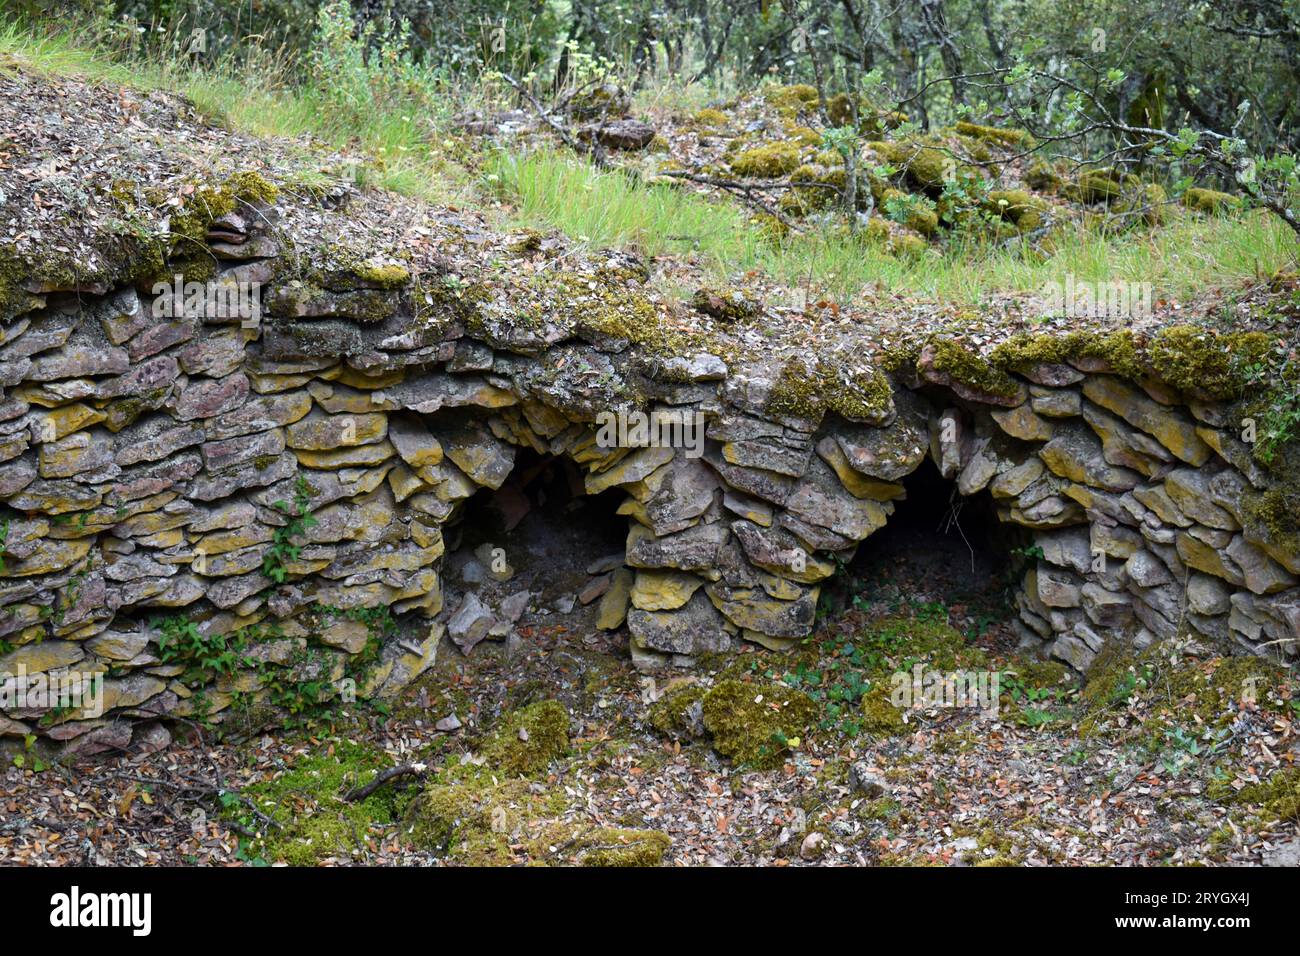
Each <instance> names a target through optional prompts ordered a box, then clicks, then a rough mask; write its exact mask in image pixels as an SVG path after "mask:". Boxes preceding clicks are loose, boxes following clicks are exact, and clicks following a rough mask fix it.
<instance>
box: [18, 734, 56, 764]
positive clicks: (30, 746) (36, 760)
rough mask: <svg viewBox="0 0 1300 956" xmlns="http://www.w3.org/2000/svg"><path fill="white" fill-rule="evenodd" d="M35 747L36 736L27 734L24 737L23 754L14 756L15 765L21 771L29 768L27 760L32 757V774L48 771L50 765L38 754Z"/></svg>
mask: <svg viewBox="0 0 1300 956" xmlns="http://www.w3.org/2000/svg"><path fill="white" fill-rule="evenodd" d="M35 747H36V735H35V734H26V735H25V736H24V737H23V752H22V753H20V754H14V756H13V765H14V766H15V767H17V768H18V769H19V770H22V769H23V768H25V767H26V766H27V758H28V757H31V763H32V766H31V770H32V773H41V772H43V771H45V770H46V769H48V767H49V765H48V764H47V763H45V761H43V760H42V759H41V758H40V757H39V756H38V755H37V754H36V752H35Z"/></svg>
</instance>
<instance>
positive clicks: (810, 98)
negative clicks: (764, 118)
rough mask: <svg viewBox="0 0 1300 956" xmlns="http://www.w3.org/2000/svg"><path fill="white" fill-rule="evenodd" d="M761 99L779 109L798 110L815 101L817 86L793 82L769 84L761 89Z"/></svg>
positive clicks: (812, 104) (811, 104) (809, 105)
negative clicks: (788, 84)
mask: <svg viewBox="0 0 1300 956" xmlns="http://www.w3.org/2000/svg"><path fill="white" fill-rule="evenodd" d="M763 99H764V100H766V101H767V102H768V104H769V105H771V106H773V107H775V108H776V109H779V110H790V111H793V110H800V109H806V108H809V107H812V106H814V105H815V104H816V103H817V100H818V96H817V88H816V87H815V86H810V85H809V84H807V83H795V84H792V85H790V86H769V87H768V88H767V89H765V90H764V91H763Z"/></svg>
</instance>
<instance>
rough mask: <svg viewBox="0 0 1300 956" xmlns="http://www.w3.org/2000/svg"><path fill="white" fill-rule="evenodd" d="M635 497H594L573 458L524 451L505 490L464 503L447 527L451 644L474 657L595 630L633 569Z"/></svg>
mask: <svg viewBox="0 0 1300 956" xmlns="http://www.w3.org/2000/svg"><path fill="white" fill-rule="evenodd" d="M626 497H627V496H626V494H624V493H623V492H622V491H620V490H618V489H614V488H610V489H605V490H603V491H598V492H596V493H595V494H589V493H588V492H587V489H586V486H585V482H584V475H583V470H582V468H581V467H579V466H578V465H577V464H576V463H575V462H574V461H573V459H572V458H569V457H568V456H565V455H552V454H549V453H544V452H538V451H535V450H534V449H532V448H527V447H524V448H518V449H517V450H516V453H515V458H514V464H513V467H512V468H511V470H510V472H509V474H508V475H507V476H506V478H505V479H504V480H503V481H502V482H501V484H500V485H499V486H498V487H496V488H492V487H482V488H479V489H478V490H477V491H476V492H474V493H473V494H472V495H471V496H470V497H468V498H466V499H464V500H463V501H462V502H460V503H459V505H458V506H457V508H456V510H455V511H454V512H453V513H452V514H451V516H450V517H449V518H448V520H447V523H446V525H445V526H444V540H445V543H446V548H447V551H446V555H445V556H444V559H443V579H444V585H443V587H444V595H445V600H446V606H447V608H448V610H449V616H448V619H447V627H448V635H449V637H450V638H451V640H452V641H453V642H454V643H455V644H456V645H457V646H458V647H460V648H461V650H462V651H465V652H470V651H472V649H473V648H474V647H475V646H476V645H477V644H479V643H480V642H481V641H483V640H490V639H494V638H495V639H506V638H508V637H509V636H510V635H511V633H512V632H514V631H515V629H516V628H517V627H519V626H526V625H530V624H532V625H548V624H549V625H556V626H559V627H564V628H566V629H585V630H588V631H594V630H595V629H596V627H597V624H598V620H599V616H600V609H601V608H600V598H601V597H602V596H603V595H604V594H605V593H606V592H607V590H608V588H609V586H610V584H611V582H612V577H613V572H614V571H615V570H616V569H617V568H620V567H622V565H623V560H624V549H625V546H626V542H627V527H628V519H627V518H626V517H625V516H624V515H623V514H622V513H620V510H619V509H620V507H621V506H622V504H623V502H624V501H625V500H626Z"/></svg>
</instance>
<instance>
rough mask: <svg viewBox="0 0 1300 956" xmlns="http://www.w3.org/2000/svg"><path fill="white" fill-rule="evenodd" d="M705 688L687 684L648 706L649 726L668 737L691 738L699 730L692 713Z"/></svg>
mask: <svg viewBox="0 0 1300 956" xmlns="http://www.w3.org/2000/svg"><path fill="white" fill-rule="evenodd" d="M704 693H705V688H704V687H702V686H700V685H699V684H687V685H686V686H684V687H678V688H676V689H674V690H671V691H669V692H668V693H666V694H664V696H663V697H661V698H659V699H658V700H657V701H655V702H654V703H653V704H651V705H650V711H649V715H648V716H649V720H650V726H652V727H654V729H655V730H657V731H659V733H661V734H664V735H665V736H668V737H692V736H694V735H695V734H696V733H697V732H698V729H699V723H698V720H696V719H693V717H692V712H693V711H694V710H695V709H696V704H699V703H700V702H702V701H703V700H704Z"/></svg>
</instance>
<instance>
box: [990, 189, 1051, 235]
mask: <svg viewBox="0 0 1300 956" xmlns="http://www.w3.org/2000/svg"><path fill="white" fill-rule="evenodd" d="M983 205H984V208H985V209H986V210H987V211H988V212H990V213H992V214H993V215H995V216H999V217H1001V218H1003V219H1009V220H1011V222H1013V223H1015V224H1016V226H1017V228H1019V230H1020V231H1021V232H1031V231H1032V230H1034V229H1037V228H1038V227H1039V226H1040V225H1041V224H1042V221H1043V212H1044V210H1045V209H1046V208H1047V204H1046V203H1045V202H1043V201H1042V200H1041V199H1039V198H1038V197H1037V196H1035V195H1033V194H1032V193H1030V192H1029V191H1028V190H1025V189H994V190H992V191H991V192H989V194H988V196H986V197H985V200H984V204H983Z"/></svg>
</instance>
